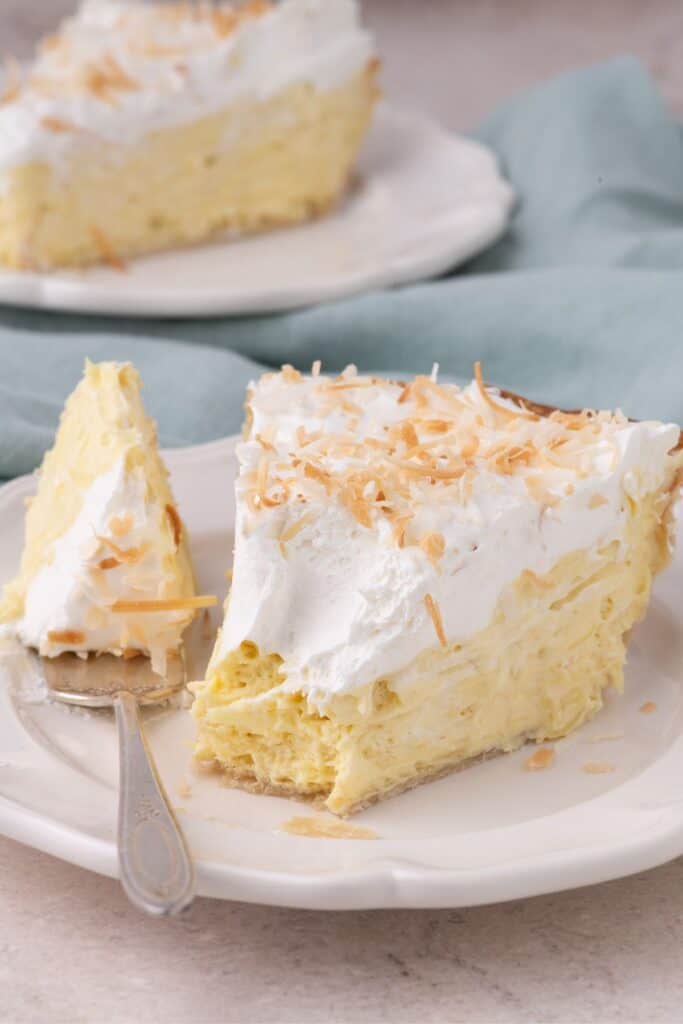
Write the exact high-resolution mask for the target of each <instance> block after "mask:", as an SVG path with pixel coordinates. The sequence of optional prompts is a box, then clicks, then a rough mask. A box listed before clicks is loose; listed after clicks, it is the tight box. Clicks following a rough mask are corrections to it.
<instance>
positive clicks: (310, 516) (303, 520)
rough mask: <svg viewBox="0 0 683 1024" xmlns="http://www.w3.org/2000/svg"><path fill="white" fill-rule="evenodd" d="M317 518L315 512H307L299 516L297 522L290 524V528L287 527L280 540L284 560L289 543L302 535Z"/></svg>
mask: <svg viewBox="0 0 683 1024" xmlns="http://www.w3.org/2000/svg"><path fill="white" fill-rule="evenodd" d="M315 518H316V514H315V512H305V513H304V514H303V515H302V516H299V518H298V519H297V520H296V521H295V522H293V523H290V524H289V526H286V527H285V529H284V530H283V531H282V533H281V534H280V538H279V543H280V551H281V552H282V557H283V558H286V557H287V547H286V545H287V543H288V541H290V540H293V539H294V537H296V535H297V534H298V533H300V532H301V531H302V530H303V529H304V527H306V526H308V524H309V523H312V522H313V520H314V519H315Z"/></svg>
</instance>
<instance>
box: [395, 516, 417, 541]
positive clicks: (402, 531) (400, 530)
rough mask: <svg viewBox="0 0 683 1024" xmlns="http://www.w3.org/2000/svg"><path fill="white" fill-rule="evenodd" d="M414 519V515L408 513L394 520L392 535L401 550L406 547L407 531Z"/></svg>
mask: <svg viewBox="0 0 683 1024" xmlns="http://www.w3.org/2000/svg"><path fill="white" fill-rule="evenodd" d="M412 518H413V517H412V515H410V514H408V513H406V515H403V516H397V517H396V518H395V519H394V522H393V526H392V533H393V537H394V543H395V544H396V545H397V547H399V548H402V547H404V545H405V542H406V541H405V538H406V529H407V527H408V524H409V523H410V522H411V520H412Z"/></svg>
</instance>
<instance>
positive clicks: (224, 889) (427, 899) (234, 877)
mask: <svg viewBox="0 0 683 1024" xmlns="http://www.w3.org/2000/svg"><path fill="white" fill-rule="evenodd" d="M239 440H240V438H239V435H231V436H229V437H225V438H219V439H216V440H214V441H209V442H206V443H204V444H200V445H192V446H186V447H182V448H174V449H164V450H163V455H164V457H165V459H166V460H167V462H168V464H169V465H170V468H171V469H172V468H173V466H174V464H177V465H180V464H187V463H190V462H191V463H192V464H193V465H195V466H197V465H199V464H200V463H201V461H203V460H205V459H209V460H213V459H216V458H221V459H222V458H225V457H226V456H228V457H229V456H230V455H231V454H233V453H234V447H235V445H236V443H237V442H238V441H239ZM34 479H35V477H34V474H27V475H24V476H21V477H17V478H15V479H14V480H11V481H9V482H8V483H6V484H4V485H2V486H0V506H1V505H4V504H5V502H6V501H11V500H12V498H14V497H16V496H18V495H19V494H21V493H22V492H24V491H25V490H26V489H27V488H28V487H30V486H31V484H32V483H33V481H34ZM681 766H683V734H682V735H679V736H677V737H676V738H675V739H674V740H673V742H672V743H671V745H670V746H669V747H668V749H666V750H665V751H664V752H663V753H662V755H661V756H660V757H658V758H657V759H656V760H655V761H653V762H652V763H650V764H649V765H647V766H646V767H645V769H644V770H643V771H641V772H639V773H637V774H636V775H635V776H633V777H631V778H629V779H627V780H626V781H624V782H622V783H621V784H619V785H617V786H615V787H614V788H612V789H610V790H608V791H607V792H605V793H602V794H598V795H596V796H595V797H593V798H589V799H588V800H585V801H581V802H580V803H579V804H574V805H570V806H569V807H566V808H562V809H560V810H559V811H554V812H551V813H550V814H546V815H543V816H540V817H539V818H536V819H531V820H530V821H524V822H519V823H515V824H513V825H508V826H504V827H501V828H496V829H492V830H487V831H488V835H489V836H490V837H491V839H492V841H494V836H496V835H497V834H499V835H500V836H504V835H508V836H511V835H512V834H513V832H517V833H519V834H521V833H522V832H523V831H524V830H525V829H532V828H534V827H536V826H538V825H539V823H541V826H542V827H543V828H548V827H551V828H553V827H555V828H557V827H559V828H560V829H562V828H563V827H564V826H565V825H566V822H567V821H569V822H571V817H572V816H573V815H574V814H575V813H576V810H577V808H578V807H580V808H581V809H582V810H585V809H590V813H592V814H595V813H598V814H600V815H603V814H606V815H609V814H610V813H616V814H619V813H620V812H621V813H623V806H622V805H624V800H625V798H628V796H629V793H630V792H631V793H633V794H634V796H635V802H634V807H630V806H626V808H625V810H626V812H627V814H628V815H629V816H630V817H629V824H630V825H631V830H630V832H629V834H627V835H623V834H619V833H617V834H616V835H612V834H610V837H609V839H606V840H602V841H601V840H599V839H598V840H597V841H596V840H595V839H593V840H591V839H590V837H589V838H588V840H587V841H580V842H579V843H578V845H573V846H571V845H570V846H560V847H559V848H555V849H539V851H538V852H537V853H535V854H529V853H528V852H524V853H523V854H521V855H512V856H507V855H506V856H504V857H503V858H502V859H499V860H496V861H492V862H489V863H484V864H477V865H473V866H472V867H462V866H459V867H453V868H450V867H448V866H444V865H443V864H442V863H420V860H419V848H420V846H421V847H422V849H423V850H426V848H427V845H428V844H435V843H437V844H440V845H443V844H444V841H443V838H439V839H434V838H433V837H423V838H420V837H418V838H415V839H385V840H382V839H380V840H379V841H377V842H373V843H371V844H367V846H368V847H369V848H370V850H372V851H376V852H375V853H370V855H369V859H368V861H367V862H365V863H363V864H359V865H355V866H352V867H351V868H350V869H349V868H348V867H346V868H344V867H343V866H342V867H338V866H333V867H332V868H328V869H327V870H325V869H323V870H320V871H302V872H299V873H296V872H293V871H292V870H277V869H272V868H263V867H255V868H251V867H249V866H245V865H243V864H239V863H230V862H229V861H228V860H226V861H221V862H218V861H215V860H207V861H201V860H200V861H197V863H196V869H197V880H198V893H199V894H200V895H204V896H209V897H214V898H221V899H229V900H238V901H241V902H247V903H258V904H266V905H273V906H284V907H296V908H301V909H318V910H365V909H378V908H414V909H417V908H437V907H441V908H454V907H465V906H476V905H482V904H487V903H493V902H503V901H507V900H514V899H520V898H525V897H529V896H534V895H541V894H544V893H550V892H557V891H563V890H567V889H572V888H576V887H579V886H583V885H588V884H595V883H599V882H603V881H608V880H611V879H615V878H621V877H625V876H627V875H630V874H634V873H636V872H638V871H642V870H646V869H649V868H653V867H656V866H657V865H659V864H662V863H665V862H666V861H668V860H670V859H672V858H674V857H676V856H678V855H680V854H681V853H683V796H681V798H680V799H678V798H676V799H671V800H669V801H668V802H667V800H666V799H665V798H664V799H662V800H661V801H660V802H659V803H657V802H655V803H652V801H651V800H650V802H648V800H647V799H644V797H643V796H642V795H640V794H639V793H638V790H641V791H643V792H644V793H652V792H653V791H654V792H655V793H658V792H659V790H658V789H657V780H659V782H661V780H662V779H667V778H668V779H670V778H672V777H673V776H674V775H675V776H676V777H680V767H681ZM648 777H649V778H648ZM252 798H253V799H259V797H257V796H254V797H252ZM634 824H635V827H633V826H634ZM231 831H233V834H235V835H236V834H238V833H245V832H246V831H247V830H245V829H244V828H243V827H240V826H237V828H236V829H235V828H234V827H233V829H232V830H231ZM0 833H1V834H3V835H5V836H7V837H8V838H11V839H14V840H16V841H18V842H21V843H24V844H25V845H28V846H32V847H34V848H35V849H38V850H41V851H43V852H45V853H48V854H51V855H53V856H56V857H58V858H60V859H62V860H65V861H67V862H69V863H72V864H76V865H78V866H80V867H83V868H86V869H88V870H92V871H95V872H97V873H99V874H103V875H108V876H110V877H117V860H116V845H115V842H114V841H107V840H106V839H104V838H102V837H98V836H95V835H92V834H90V833H88V832H85V831H81V830H79V829H78V828H75V827H74V826H72V825H69V824H66V823H64V822H62V821H59V820H58V819H54V818H51V817H50V816H49V815H48V814H43V813H39V812H37V811H35V810H34V809H32V808H29V807H26V806H23V805H22V804H20V803H19V802H17V801H16V800H14V799H11V798H9V797H7V796H4V795H0ZM468 835H469V836H472V835H476V832H470V833H465V836H453V837H451V839H450V840H449V842H451V843H457V842H458V841H459V840H460V841H463V840H464V838H465V837H466V836H468ZM280 838H282V839H284V840H285V841H287V842H291V843H302V842H304V843H307V842H310V841H311V840H310V839H306V838H302V837H298V836H282V835H280ZM325 842H326V843H333V844H335V845H338V844H339V843H345V842H348V841H347V840H332V839H328V840H325ZM397 846H401V847H402V850H401V852H396V850H395V849H394V848H395V847H397ZM413 847H416V848H417V849H416V850H415V852H416V853H417V857H413V856H412V852H413V851H412V848H413ZM423 857H425V859H426V860H428V859H429V858H428V857H427V856H426V854H423Z"/></svg>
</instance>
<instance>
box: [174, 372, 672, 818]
mask: <svg viewBox="0 0 683 1024" xmlns="http://www.w3.org/2000/svg"><path fill="white" fill-rule="evenodd" d="M678 443H679V429H678V427H676V426H673V425H671V424H668V425H667V424H662V423H656V422H642V423H631V422H629V421H628V420H627V419H626V418H625V417H624V416H623V415H621V413H618V412H617V413H609V412H592V411H588V410H585V411H583V412H578V413H564V412H560V411H552V410H550V409H545V408H543V407H539V406H531V405H527V404H525V403H523V402H522V401H521V400H518V399H514V398H509V397H504V396H503V395H502V394H501V393H500V392H498V391H496V390H495V389H493V388H488V387H485V386H484V385H483V384H482V381H481V376H480V374H479V373H478V375H477V379H476V380H475V381H474V382H473V383H472V384H471V385H470V386H468V387H466V388H464V389H460V388H458V387H456V386H455V385H452V384H444V385H439V384H438V383H437V382H436V380H435V379H434V377H417V378H416V379H415V380H414V381H412V382H410V383H407V384H398V383H389V382H387V381H384V380H378V379H373V378H369V377H362V376H357V375H356V374H355V372H354V371H353V369H350V370H348V371H346V372H345V373H343V374H342V375H341V376H340V377H337V378H326V377H321V376H317V375H316V374H315V373H314V374H313V375H312V376H301V375H300V374H299V373H297V372H296V371H294V370H292V369H291V368H285V369H284V370H283V371H282V373H277V374H269V375H266V376H265V377H263V378H262V379H261V381H260V382H259V383H258V384H256V385H255V386H253V387H252V388H251V389H250V391H249V394H248V400H247V424H246V428H245V437H244V441H243V443H242V444H241V446H240V448H239V460H240V465H241V469H240V475H239V479H238V482H237V527H236V541H235V562H234V576H233V584H232V591H231V594H230V597H229V600H228V602H227V605H226V614H225V623H224V625H223V629H222V633H221V635H220V636H219V639H218V641H217V644H216V648H215V651H214V654H213V658H212V660H211V663H210V666H209V669H208V673H207V678H206V680H205V681H204V682H201V683H197V684H194V687H193V688H194V692H195V694H196V700H195V703H194V709H193V710H194V716H195V718H196V721H197V726H198V743H197V748H196V753H197V756H198V758H199V759H201V760H202V761H204V762H210V763H213V764H215V765H216V766H218V767H219V768H221V769H223V770H224V771H225V773H226V774H227V776H228V778H229V779H230V780H232V781H234V782H235V783H237V784H244V785H247V786H252V787H255V788H257V789H262V790H265V791H268V792H276V793H286V794H301V795H306V796H314V797H317V798H319V799H322V800H324V802H325V804H326V806H327V807H328V808H329V809H330V810H332V811H335V812H337V813H340V814H346V813H349V812H351V811H353V810H354V809H357V808H360V807H362V806H364V805H365V804H367V803H368V802H370V801H373V800H377V799H379V798H381V797H385V796H387V795H389V794H391V793H395V792H397V791H399V790H402V789H405V788H407V787H410V786H414V785H416V784H417V783H418V782H420V781H422V780H425V779H428V778H430V777H434V776H437V775H439V774H441V773H443V772H446V771H449V770H451V769H453V768H455V767H456V766H458V765H460V764H462V763H463V762H465V761H466V760H468V759H470V758H473V757H476V756H477V755H481V754H484V753H485V752H487V751H497V750H500V751H507V750H512V749H514V748H515V747H517V746H519V745H520V744H521V743H523V742H524V741H526V740H536V741H541V740H547V739H551V738H553V737H558V736H563V735H564V734H565V733H567V732H569V731H570V730H571V729H574V728H576V726H578V725H580V724H581V723H582V722H583V721H585V720H586V719H587V718H589V717H590V716H592V715H593V714H595V712H596V711H597V710H598V709H599V708H600V706H601V704H602V693H603V690H604V689H605V687H607V686H614V687H616V688H620V687H621V686H622V682H623V666H624V660H625V645H624V641H625V635H626V633H627V631H628V630H629V629H630V627H631V626H632V625H633V623H634V622H635V621H636V620H637V619H639V618H640V617H641V616H642V615H643V613H644V611H645V608H646V606H647V602H648V597H649V593H650V584H651V581H652V577H653V575H654V574H655V573H656V572H657V571H658V570H659V569H661V568H662V566H663V565H664V564H665V563H666V561H667V558H668V555H669V549H670V544H671V531H672V521H673V517H672V512H671V509H672V504H673V501H674V499H675V498H676V495H677V493H678V485H679V473H680V467H681V464H682V458H683V456H682V455H681V452H680V451H679V450H678Z"/></svg>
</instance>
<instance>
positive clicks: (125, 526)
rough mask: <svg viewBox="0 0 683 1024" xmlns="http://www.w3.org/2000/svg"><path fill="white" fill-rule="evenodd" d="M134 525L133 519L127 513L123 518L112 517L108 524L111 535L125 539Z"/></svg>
mask: <svg viewBox="0 0 683 1024" xmlns="http://www.w3.org/2000/svg"><path fill="white" fill-rule="evenodd" d="M132 525H133V517H132V516H131V515H130V514H129V513H128V512H126V513H125V515H122V516H112V517H111V519H110V520H109V522H108V523H107V526H108V529H109V532H110V533H113V534H114V536H115V537H123V536H125V534H127V533H128V531H129V530H130V528H131V526H132Z"/></svg>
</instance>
